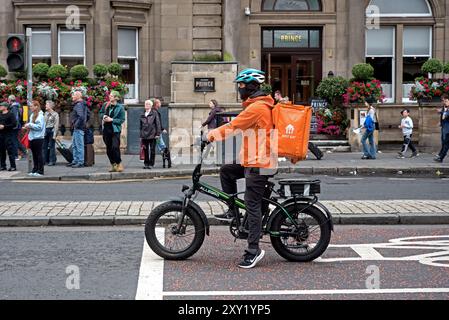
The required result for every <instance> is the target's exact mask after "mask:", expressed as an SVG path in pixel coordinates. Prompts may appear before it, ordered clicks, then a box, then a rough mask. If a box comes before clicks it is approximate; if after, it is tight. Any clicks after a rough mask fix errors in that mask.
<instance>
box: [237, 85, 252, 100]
mask: <svg viewBox="0 0 449 320" xmlns="http://www.w3.org/2000/svg"><path fill="white" fill-rule="evenodd" d="M239 93H240V98H241V99H242V100H243V101H245V100H247V99H248V98H249V97H250V95H251V92H249V91H248V88H246V87H245V88H239Z"/></svg>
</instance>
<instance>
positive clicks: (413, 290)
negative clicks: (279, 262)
mask: <svg viewBox="0 0 449 320" xmlns="http://www.w3.org/2000/svg"><path fill="white" fill-rule="evenodd" d="M401 293H402V294H404V293H415V294H422V293H449V288H403V289H337V290H271V291H167V292H164V296H167V297H168V296H192V297H193V296H286V295H294V296H303V295H341V294H348V295H350V294H401Z"/></svg>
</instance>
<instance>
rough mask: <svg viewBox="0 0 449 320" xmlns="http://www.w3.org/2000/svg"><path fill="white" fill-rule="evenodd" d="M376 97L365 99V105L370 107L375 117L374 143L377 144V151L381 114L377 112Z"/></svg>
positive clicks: (372, 115)
mask: <svg viewBox="0 0 449 320" xmlns="http://www.w3.org/2000/svg"><path fill="white" fill-rule="evenodd" d="M376 102H377V101H376V99H375V98H373V97H369V98H367V99H366V100H365V106H366V107H367V108H368V109H369V114H370V115H371V118H373V121H374V134H373V135H374V144H375V146H376V153H377V152H378V145H379V131H380V125H379V115H378V113H377V110H376V108H375V107H374V103H376Z"/></svg>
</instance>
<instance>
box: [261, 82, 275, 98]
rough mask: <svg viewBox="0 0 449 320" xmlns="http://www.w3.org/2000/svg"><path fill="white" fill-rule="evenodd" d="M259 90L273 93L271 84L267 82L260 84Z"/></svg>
mask: <svg viewBox="0 0 449 320" xmlns="http://www.w3.org/2000/svg"><path fill="white" fill-rule="evenodd" d="M260 90H262V91H263V92H265V93H266V94H267V95H269V94H272V93H273V88H272V87H271V85H269V84H268V83H263V84H262V85H261V86H260Z"/></svg>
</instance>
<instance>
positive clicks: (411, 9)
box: [370, 0, 432, 17]
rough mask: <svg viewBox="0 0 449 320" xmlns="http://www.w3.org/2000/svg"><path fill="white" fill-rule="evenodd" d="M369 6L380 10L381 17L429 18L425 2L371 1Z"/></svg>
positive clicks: (430, 11)
mask: <svg viewBox="0 0 449 320" xmlns="http://www.w3.org/2000/svg"><path fill="white" fill-rule="evenodd" d="M370 6H376V7H378V8H379V10H380V16H381V17H431V16H432V8H431V7H430V5H429V2H428V1H427V0H394V1H391V0H371V2H370Z"/></svg>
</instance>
